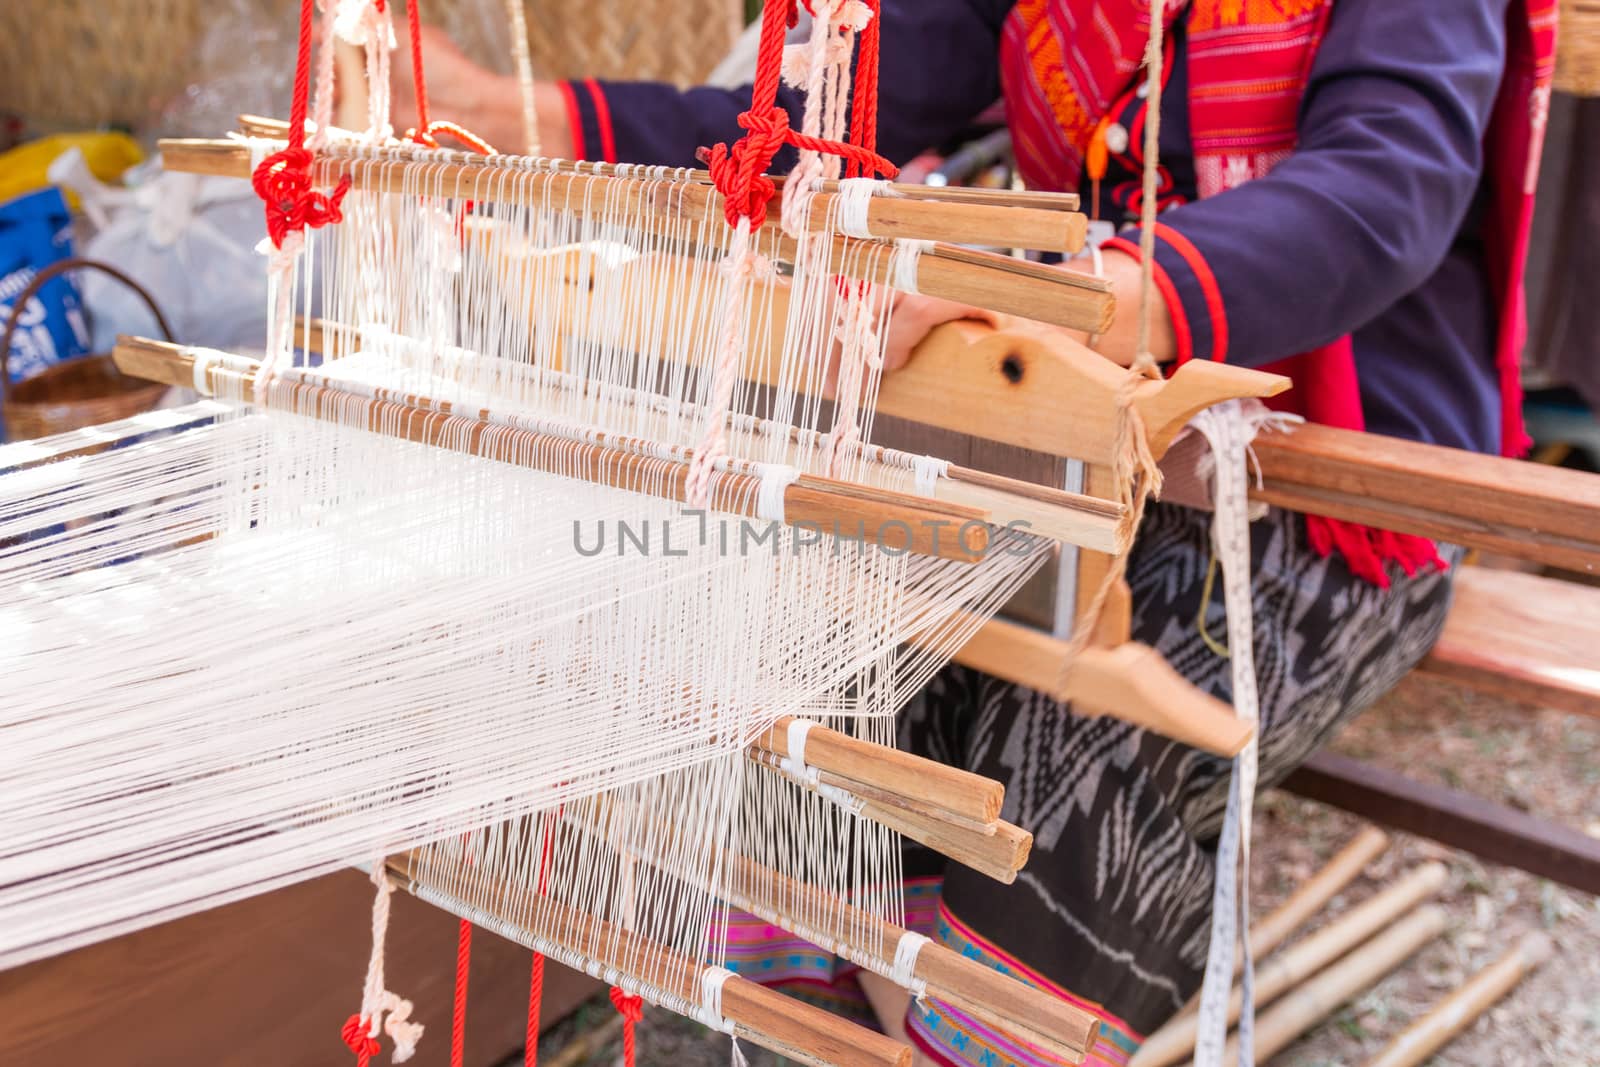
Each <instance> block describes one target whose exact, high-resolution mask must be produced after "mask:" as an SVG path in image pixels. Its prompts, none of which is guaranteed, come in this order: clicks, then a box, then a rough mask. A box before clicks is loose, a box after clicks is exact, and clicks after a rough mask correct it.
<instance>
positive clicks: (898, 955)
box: [889, 930, 928, 1000]
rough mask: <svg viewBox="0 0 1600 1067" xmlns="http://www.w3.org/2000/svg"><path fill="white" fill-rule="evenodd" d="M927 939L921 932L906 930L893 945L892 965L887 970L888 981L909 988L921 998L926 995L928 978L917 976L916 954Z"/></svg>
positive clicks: (918, 998)
mask: <svg viewBox="0 0 1600 1067" xmlns="http://www.w3.org/2000/svg"><path fill="white" fill-rule="evenodd" d="M927 943H928V939H927V938H926V937H924V936H923V935H922V934H919V933H916V932H915V931H912V930H907V931H906V932H905V933H903V934H901V935H900V940H899V941H897V942H895V946H894V966H893V967H892V968H891V969H890V971H889V981H891V982H893V983H894V984H895V985H897V986H899V987H900V988H901V989H909V990H911V995H912V997H913V998H915V999H917V1000H921V999H922V998H923V997H925V996H927V995H928V980H927V979H926V978H918V977H917V954H918V953H920V952H921V951H922V946H923V945H926V944H927Z"/></svg>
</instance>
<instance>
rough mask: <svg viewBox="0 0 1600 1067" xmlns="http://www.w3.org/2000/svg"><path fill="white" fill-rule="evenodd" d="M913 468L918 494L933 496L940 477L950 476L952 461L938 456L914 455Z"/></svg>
mask: <svg viewBox="0 0 1600 1067" xmlns="http://www.w3.org/2000/svg"><path fill="white" fill-rule="evenodd" d="M911 469H912V470H913V471H915V472H916V475H917V483H916V491H917V495H918V496H932V495H933V494H934V490H935V489H936V488H937V487H938V483H939V479H941V478H947V477H949V476H950V461H949V460H947V459H940V458H939V457H938V456H913V457H911Z"/></svg>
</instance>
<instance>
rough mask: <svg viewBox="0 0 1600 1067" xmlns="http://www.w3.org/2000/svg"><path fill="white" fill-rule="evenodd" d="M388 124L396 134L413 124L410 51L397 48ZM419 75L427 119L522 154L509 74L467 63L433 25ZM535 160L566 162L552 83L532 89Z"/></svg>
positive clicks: (564, 133) (568, 148)
mask: <svg viewBox="0 0 1600 1067" xmlns="http://www.w3.org/2000/svg"><path fill="white" fill-rule="evenodd" d="M390 71H391V76H390V79H389V81H390V87H391V92H392V101H391V103H390V122H391V123H392V124H393V125H394V128H395V130H396V132H397V133H400V134H404V133H405V131H406V130H407V129H410V128H412V127H415V126H416V125H417V104H416V99H417V95H416V94H417V90H416V83H415V80H414V79H413V77H412V71H411V50H410V49H409V48H408V47H406V46H405V45H404V44H403V43H402V45H401V47H399V48H397V49H395V51H394V55H393V57H392V59H391V63H390ZM422 73H423V77H424V79H425V80H426V81H427V86H428V117H429V118H430V119H448V120H449V121H451V122H455V123H459V124H460V125H461V126H463V127H465V128H466V129H468V130H471V131H472V132H473V133H475V134H477V135H478V136H479V137H482V138H483V139H484V140H485V141H488V142H489V143H490V144H491V145H493V146H494V147H495V148H497V149H498V150H500V151H502V152H513V153H523V152H526V151H527V150H528V146H527V145H526V144H525V143H524V137H523V127H522V90H521V89H520V88H519V87H518V85H517V79H516V77H515V76H514V75H509V74H496V73H495V72H494V71H492V70H486V69H484V68H483V67H480V66H478V65H477V64H476V63H474V62H473V61H472V60H470V59H468V58H467V56H466V54H465V53H463V52H462V51H461V49H459V48H457V47H456V45H455V42H454V41H452V40H451V39H450V36H449V35H448V34H446V33H445V32H444V31H443V30H441V29H439V28H438V27H437V26H424V27H422ZM534 109H535V111H536V112H537V113H538V119H539V151H540V154H541V155H546V156H554V157H557V158H570V157H571V155H572V129H571V127H570V126H568V124H567V108H566V101H565V100H564V99H563V98H562V94H561V90H560V88H559V87H558V86H557V85H556V83H554V82H536V83H535V84H534Z"/></svg>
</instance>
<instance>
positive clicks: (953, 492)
mask: <svg viewBox="0 0 1600 1067" xmlns="http://www.w3.org/2000/svg"><path fill="white" fill-rule="evenodd" d="M330 333H332V334H335V335H337V336H340V337H343V338H345V339H347V340H348V339H350V338H354V337H356V336H358V334H359V331H357V330H354V329H352V328H351V327H349V326H346V325H344V324H342V323H333V322H328V321H326V320H323V319H309V318H305V317H303V316H302V317H300V318H297V319H296V321H295V337H296V338H297V340H298V341H299V342H300V343H303V344H304V345H305V347H306V349H307V350H308V351H311V352H319V353H326V352H327V344H326V340H327V336H328V334H330ZM479 358H485V359H487V358H489V357H482V356H480V357H479ZM551 387H552V388H556V389H565V388H567V387H568V386H567V385H566V384H565V383H563V382H561V381H559V380H557V381H555V382H554V384H553V385H552V386H551ZM646 399H647V400H648V399H649V398H646ZM613 402H615V401H613ZM729 421H730V423H731V422H732V421H733V419H732V416H729ZM789 433H790V436H791V439H792V440H794V441H795V443H796V446H797V448H798V446H799V444H800V442H801V440H802V437H803V436H809V437H811V438H814V439H820V438H821V436H822V435H821V434H820V433H818V432H817V431H814V430H801V429H799V428H798V427H790V428H789ZM811 443H812V444H813V445H819V444H820V442H819V441H818V440H813V441H812V442H811ZM790 461H791V462H792V461H793V460H790ZM824 481H825V480H822V479H812V478H808V479H807V483H808V484H818V485H822V484H824ZM844 484H847V483H841V482H828V483H827V486H828V487H832V488H838V487H840V486H842V485H844ZM932 498H933V499H935V500H942V501H945V502H947V503H949V504H954V505H957V506H959V507H966V508H972V509H975V510H976V511H981V512H984V513H986V514H987V515H988V521H989V522H991V523H993V524H994V525H996V526H1015V527H1017V528H1019V529H1022V530H1025V531H1027V532H1028V533H1030V534H1035V535H1038V536H1040V537H1049V538H1052V539H1053V540H1057V541H1065V542H1067V543H1068V544H1075V545H1079V546H1081V547H1083V548H1087V549H1090V550H1092V551H1096V552H1116V551H1119V550H1120V549H1121V548H1122V547H1123V545H1124V543H1125V542H1126V540H1127V539H1128V538H1129V537H1130V536H1132V530H1131V521H1132V520H1131V516H1130V515H1129V513H1128V509H1127V508H1125V507H1123V506H1122V505H1121V504H1118V503H1115V502H1114V501H1110V500H1103V499H1101V498H1099V497H1093V496H1088V495H1086V494H1082V493H1068V492H1064V491H1062V490H1059V489H1052V488H1049V487H1047V486H1042V485H1036V484H1034V483H1033V482H1026V481H1023V480H1021V479H1018V478H1007V477H1004V476H1001V475H997V474H989V473H988V472H986V471H978V470H972V469H971V468H967V467H961V466H956V465H953V464H952V465H951V466H950V467H949V469H948V476H947V477H944V478H938V479H935V480H934V483H933V493H932ZM954 534H955V532H954V531H951V532H950V533H949V536H954Z"/></svg>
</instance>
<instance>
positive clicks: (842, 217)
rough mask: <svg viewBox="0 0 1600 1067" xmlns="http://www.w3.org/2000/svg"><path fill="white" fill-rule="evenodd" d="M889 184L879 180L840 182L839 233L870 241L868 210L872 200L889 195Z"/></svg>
mask: <svg viewBox="0 0 1600 1067" xmlns="http://www.w3.org/2000/svg"><path fill="white" fill-rule="evenodd" d="M889 187H890V186H889V183H888V182H886V181H882V180H880V179H877V178H842V179H840V181H839V199H838V200H837V201H836V203H837V204H838V208H839V232H840V233H842V234H845V235H846V236H849V237H862V238H868V239H870V238H871V237H872V230H871V229H870V228H869V227H868V225H867V209H868V208H870V207H871V206H872V198H873V197H874V196H878V195H880V194H884V193H887V192H888V190H889Z"/></svg>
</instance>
